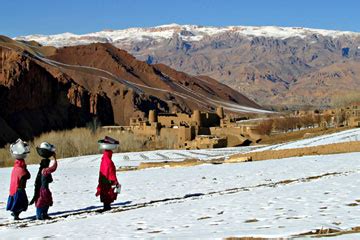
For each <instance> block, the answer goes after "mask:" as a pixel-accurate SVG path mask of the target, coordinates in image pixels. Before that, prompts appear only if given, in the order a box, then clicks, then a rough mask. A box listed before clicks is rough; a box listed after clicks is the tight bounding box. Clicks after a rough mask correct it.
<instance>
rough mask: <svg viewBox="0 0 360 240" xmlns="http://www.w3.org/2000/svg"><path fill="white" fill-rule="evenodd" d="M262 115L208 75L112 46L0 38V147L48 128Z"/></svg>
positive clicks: (250, 103)
mask: <svg viewBox="0 0 360 240" xmlns="http://www.w3.org/2000/svg"><path fill="white" fill-rule="evenodd" d="M219 105H221V106H223V107H224V109H225V110H227V111H230V112H266V111H264V110H263V109H262V108H261V107H260V106H259V105H257V104H256V103H255V102H253V101H251V100H249V99H248V98H246V97H244V96H243V95H242V94H240V93H239V92H236V91H235V90H233V89H231V88H229V87H227V86H226V85H223V84H221V83H219V82H217V81H215V80H213V79H211V78H208V77H196V76H191V75H188V74H185V73H181V72H178V71H175V70H173V69H170V68H169V67H167V66H165V65H148V64H147V63H145V62H142V61H139V60H136V59H135V58H134V57H133V56H131V55H130V54H128V53H127V52H125V51H124V50H120V49H118V48H116V47H114V46H113V45H111V44H101V43H96V44H90V45H86V46H75V47H65V48H59V49H56V48H52V47H41V46H39V45H38V44H36V43H35V42H18V41H14V40H11V39H9V38H6V37H2V36H0V109H1V111H0V123H1V126H2V127H1V129H0V145H2V144H4V143H6V142H8V141H13V140H15V139H16V138H17V137H19V136H20V137H24V138H27V139H29V138H31V137H32V136H34V135H37V134H40V133H41V132H44V131H49V130H53V129H66V128H72V127H76V126H85V124H86V123H87V122H89V121H91V120H92V118H93V117H98V118H99V120H100V121H101V122H102V124H104V125H109V124H120V125H128V124H129V118H130V117H135V116H145V115H147V114H148V111H149V110H150V109H157V110H158V111H159V112H171V111H182V112H187V113H190V112H191V111H192V110H194V109H200V110H207V111H214V110H215V108H216V107H217V106H219Z"/></svg>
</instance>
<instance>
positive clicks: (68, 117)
mask: <svg viewBox="0 0 360 240" xmlns="http://www.w3.org/2000/svg"><path fill="white" fill-rule="evenodd" d="M0 56H1V58H0V109H1V111H0V122H1V129H0V145H3V144H5V143H7V142H10V141H14V140H16V138H18V137H22V138H25V139H31V138H32V137H33V136H35V135H38V134H40V133H42V132H46V131H50V130H59V129H68V128H73V127H77V126H84V125H85V124H86V123H88V122H90V121H91V120H92V119H93V117H98V118H99V120H100V121H101V122H102V123H104V124H113V122H114V118H113V111H112V105H111V102H110V99H109V98H108V97H107V96H106V94H104V93H103V92H99V93H92V92H89V91H88V90H86V89H85V88H84V87H82V86H81V85H79V84H77V83H75V82H74V81H73V80H72V79H71V78H70V77H69V76H67V75H66V74H62V73H58V74H52V73H51V72H49V71H48V70H47V69H46V68H45V67H44V66H42V64H41V63H39V62H37V61H36V60H34V59H32V58H31V57H26V56H25V55H24V52H17V51H14V50H11V49H7V48H3V47H1V46H0Z"/></svg>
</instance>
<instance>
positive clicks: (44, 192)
mask: <svg viewBox="0 0 360 240" xmlns="http://www.w3.org/2000/svg"><path fill="white" fill-rule="evenodd" d="M52 205H53V198H52V194H51V192H50V189H49V188H45V187H41V188H40V196H39V198H38V199H37V201H36V202H35V206H36V207H37V208H44V207H50V206H52Z"/></svg>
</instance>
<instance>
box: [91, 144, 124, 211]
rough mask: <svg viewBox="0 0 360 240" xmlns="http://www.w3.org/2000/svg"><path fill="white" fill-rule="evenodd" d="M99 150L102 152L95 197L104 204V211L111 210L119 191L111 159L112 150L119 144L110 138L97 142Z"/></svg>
mask: <svg viewBox="0 0 360 240" xmlns="http://www.w3.org/2000/svg"><path fill="white" fill-rule="evenodd" d="M98 143H99V146H100V149H102V150H103V156H102V158H101V164H100V172H99V184H98V187H97V191H96V196H99V195H100V201H101V202H102V203H103V204H104V209H103V210H104V211H108V210H110V209H111V206H110V205H111V203H112V202H114V201H115V200H116V198H117V194H118V193H119V191H120V184H119V182H118V180H117V177H116V168H115V164H114V162H113V161H112V160H111V158H112V154H113V152H112V150H114V149H115V148H117V147H118V145H119V142H118V141H117V140H115V139H112V138H110V137H105V139H103V140H100V141H99V142H98Z"/></svg>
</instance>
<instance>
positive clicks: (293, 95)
mask: <svg viewBox="0 0 360 240" xmlns="http://www.w3.org/2000/svg"><path fill="white" fill-rule="evenodd" d="M20 39H27V40H29V39H34V40H37V41H39V42H40V43H42V44H50V45H52V44H54V45H57V46H64V45H78V44H84V43H87V44H89V43H92V42H107V43H112V44H113V45H114V46H117V47H119V48H122V49H125V50H127V51H128V52H130V53H131V54H132V55H134V56H135V57H136V58H137V59H140V60H144V61H147V62H148V63H152V64H156V63H163V64H165V65H167V66H170V67H171V68H173V69H176V70H179V71H184V72H187V73H191V74H194V75H199V74H200V75H207V76H210V77H212V78H214V79H217V80H219V81H220V82H222V83H225V84H227V85H229V86H231V87H232V88H234V89H235V90H238V91H240V92H242V93H243V94H245V95H246V96H247V97H250V98H251V99H253V100H255V101H257V102H259V103H260V104H265V105H270V106H271V105H274V106H277V105H288V106H293V107H294V106H299V105H300V106H301V105H308V104H310V105H315V106H326V105H329V104H331V102H332V101H333V100H334V99H336V98H341V97H342V96H343V95H346V94H349V93H352V92H355V93H356V92H357V91H359V90H360V85H359V82H360V75H359V71H358V69H359V64H360V33H354V32H341V31H331V30H321V29H307V28H286V27H272V26H268V27H266V26H265V27H247V26H232V27H206V26H194V25H176V24H172V25H166V26H159V27H154V28H131V29H125V30H114V31H102V32H97V33H91V34H84V35H75V34H59V35H54V36H41V35H34V36H27V37H22V38H20Z"/></svg>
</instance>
